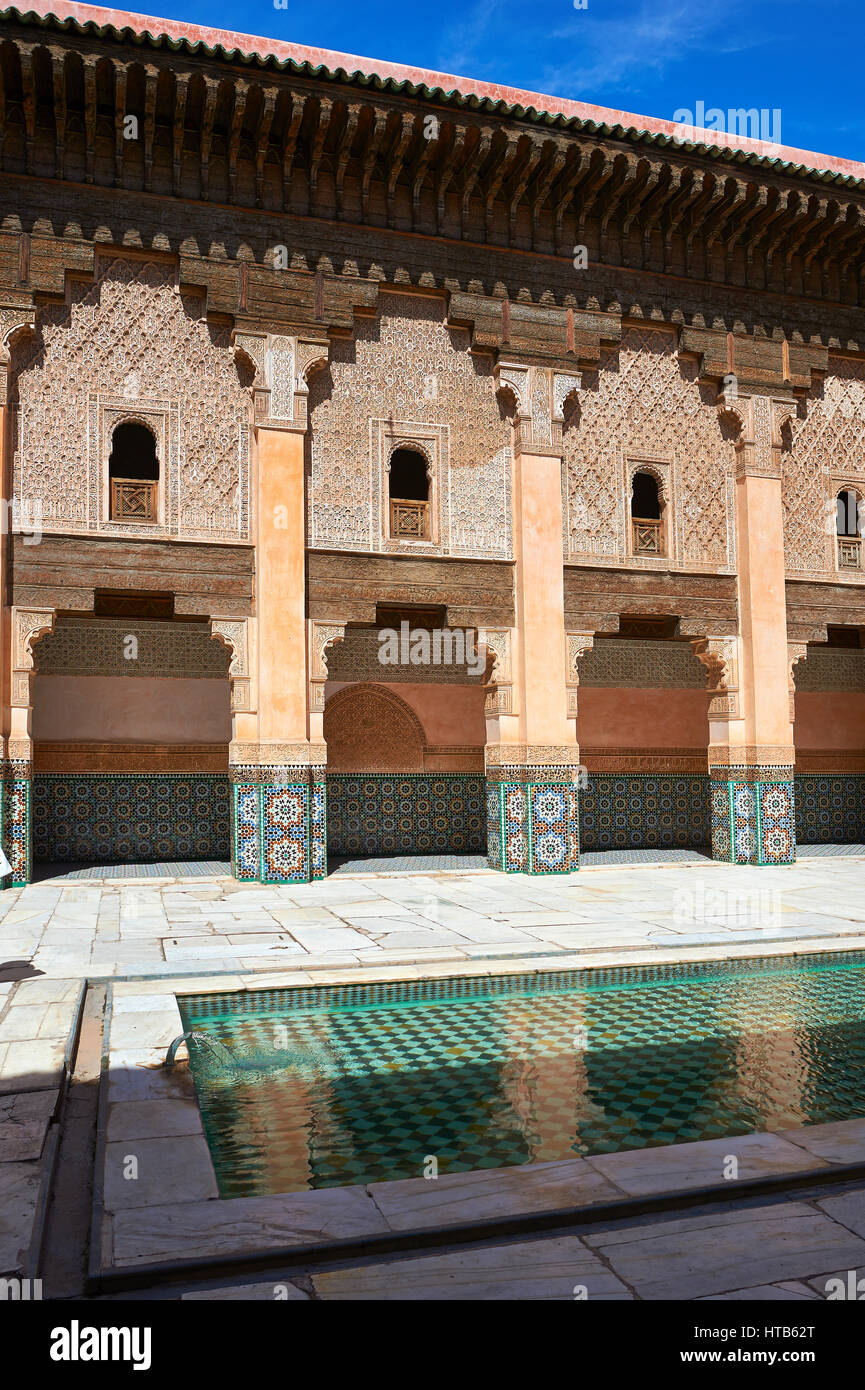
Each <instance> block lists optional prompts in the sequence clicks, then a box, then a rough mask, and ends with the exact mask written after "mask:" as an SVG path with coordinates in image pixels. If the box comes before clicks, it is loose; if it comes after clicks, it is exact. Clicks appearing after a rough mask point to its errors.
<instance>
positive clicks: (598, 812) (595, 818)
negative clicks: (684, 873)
mask: <svg viewBox="0 0 865 1390" xmlns="http://www.w3.org/2000/svg"><path fill="white" fill-rule="evenodd" d="M708 782H709V779H708V777H707V776H706V775H705V774H700V773H688V774H685V775H683V776H664V775H661V774H653V773H649V774H645V773H631V772H624V773H620V774H618V775H616V774H609V775H608V774H601V773H599V774H593V775H591V776H590V777H589V779H588V785H587V786H586V787H585V788H584V789H583V790H581V792H580V844H581V846H582V848H583V849H584V850H603V849H679V848H685V847H689V846H694V845H707V844H709V842H710V838H711V835H710V827H709V786H708Z"/></svg>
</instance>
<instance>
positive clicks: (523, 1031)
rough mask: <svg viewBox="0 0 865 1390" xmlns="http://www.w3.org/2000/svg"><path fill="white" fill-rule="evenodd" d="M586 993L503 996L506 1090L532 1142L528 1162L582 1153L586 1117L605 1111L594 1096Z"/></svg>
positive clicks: (505, 1095)
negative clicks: (588, 1061)
mask: <svg viewBox="0 0 865 1390" xmlns="http://www.w3.org/2000/svg"><path fill="white" fill-rule="evenodd" d="M587 1004H588V999H587V997H586V995H584V994H582V993H579V992H576V991H575V992H574V993H573V994H559V995H554V994H549V995H546V996H543V995H542V996H535V997H533V998H531V999H521V998H514V999H503V1000H502V1001H501V1004H500V1008H501V1028H502V1045H503V1046H502V1050H503V1060H502V1069H501V1078H500V1084H501V1092H502V1096H503V1098H504V1099H505V1100H506V1102H507V1103H508V1105H509V1106H510V1108H511V1110H512V1112H513V1114H514V1116H515V1118H516V1122H517V1124H518V1126H519V1128H520V1130H521V1131H522V1134H523V1136H524V1138H525V1143H526V1159H527V1161H528V1162H533V1163H540V1162H544V1161H547V1160H553V1159H563V1158H568V1157H569V1156H571V1155H572V1154H577V1153H579V1152H581V1150H580V1148H579V1139H580V1132H581V1127H582V1125H583V1124H584V1123H585V1121H586V1120H588V1119H590V1118H594V1117H595V1116H596V1115H597V1114H599V1113H600V1112H599V1111H598V1108H597V1107H596V1106H595V1105H594V1104H593V1103H592V1101H591V1100H590V1099H589V1079H588V1074H587V1067H586V1055H585V1054H586V1048H587V1045H588V1043H589V1042H590V1040H591V1039H590V1025H589V1018H588V1010H587Z"/></svg>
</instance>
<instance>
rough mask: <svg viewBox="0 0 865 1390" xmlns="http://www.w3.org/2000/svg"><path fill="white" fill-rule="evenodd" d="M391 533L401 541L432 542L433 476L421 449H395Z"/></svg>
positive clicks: (389, 481) (390, 489) (393, 454)
mask: <svg viewBox="0 0 865 1390" xmlns="http://www.w3.org/2000/svg"><path fill="white" fill-rule="evenodd" d="M388 493H389V496H390V534H391V536H392V537H393V538H394V539H400V540H406V539H407V540H428V539H429V534H430V529H429V475H428V473H427V461H426V459H425V458H424V456H423V454H422V453H420V452H419V451H418V450H417V449H395V450H394V451H393V453H392V454H391V459H390V475H389V480H388Z"/></svg>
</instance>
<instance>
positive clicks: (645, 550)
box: [633, 517, 661, 555]
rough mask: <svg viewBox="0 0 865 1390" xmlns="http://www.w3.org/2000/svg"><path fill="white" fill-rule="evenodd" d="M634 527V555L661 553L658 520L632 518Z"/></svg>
mask: <svg viewBox="0 0 865 1390" xmlns="http://www.w3.org/2000/svg"><path fill="white" fill-rule="evenodd" d="M633 527H634V554H635V555H660V554H661V523H660V521H641V520H638V518H637V517H634V518H633Z"/></svg>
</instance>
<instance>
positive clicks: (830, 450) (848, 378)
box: [781, 357, 865, 579]
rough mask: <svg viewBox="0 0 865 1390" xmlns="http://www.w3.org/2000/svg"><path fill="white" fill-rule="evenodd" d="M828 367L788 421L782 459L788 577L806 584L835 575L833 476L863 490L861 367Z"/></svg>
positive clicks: (837, 361) (864, 391) (842, 363)
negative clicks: (804, 579) (787, 443)
mask: <svg viewBox="0 0 865 1390" xmlns="http://www.w3.org/2000/svg"><path fill="white" fill-rule="evenodd" d="M831 367H832V370H831V372H830V373H829V374H828V375H827V376H826V377H825V378H824V379H823V380H822V381H817V382H815V384H814V386H813V387H812V388H811V391H810V393H809V395H808V396H807V397H806V400H805V404H804V409H803V410H801V411H800V413H799V415H798V416H797V417H796V418H795V419H793V420H791V422H790V427H789V428H790V448H789V450H785V451H784V452H783V453H782V456H781V459H782V474H781V479H782V496H783V503H784V556H785V562H786V567H787V572H788V574H791V575H799V576H802V577H807V578H809V579H811V578H814V577H815V576H820V577H822V576H826V575H829V574H832V575H833V576H834V572H835V554H834V545H835V537H834V530H835V514H834V495H835V484H834V482H833V474H841V475H843V476H844V477H845V478H849V480H850V482H851V483H854V484H855V483H856V482H858V483H859V485H860V486H863V485H865V362H862V361H861V360H854V359H853V358H834V357H833V358H832V359H831ZM830 508H831V510H830Z"/></svg>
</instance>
